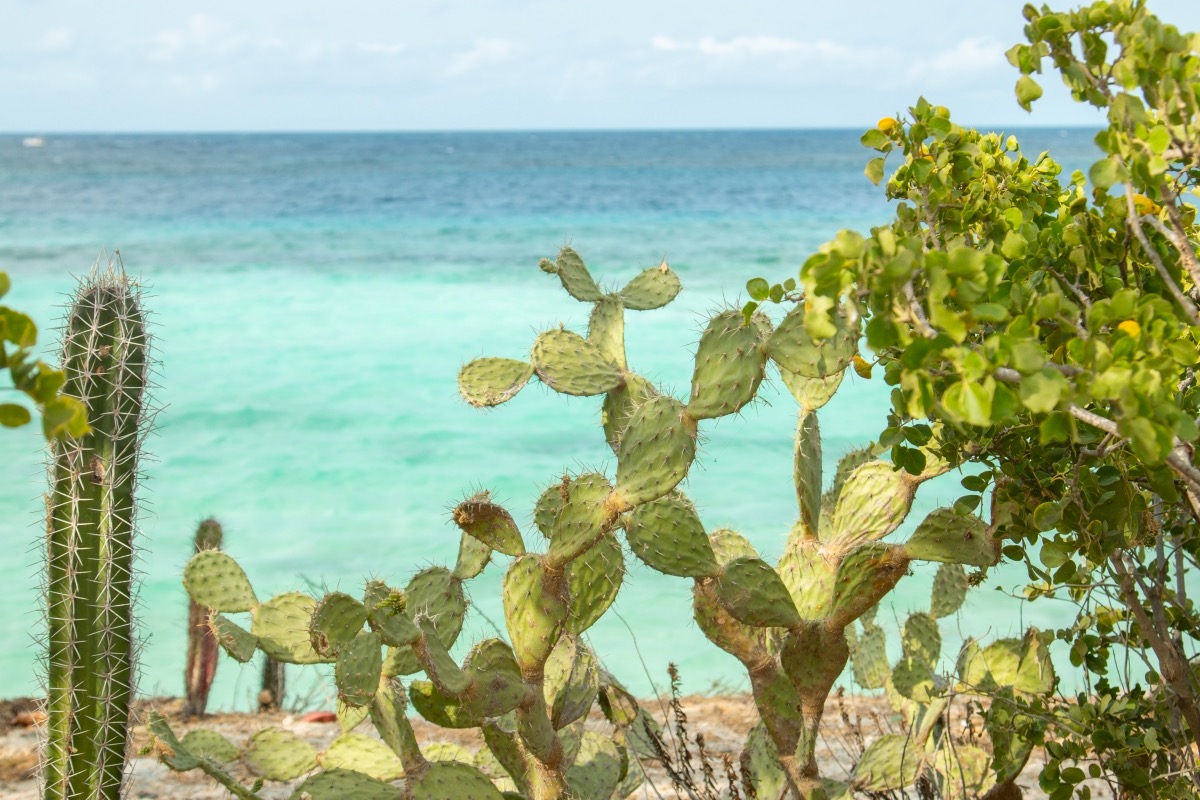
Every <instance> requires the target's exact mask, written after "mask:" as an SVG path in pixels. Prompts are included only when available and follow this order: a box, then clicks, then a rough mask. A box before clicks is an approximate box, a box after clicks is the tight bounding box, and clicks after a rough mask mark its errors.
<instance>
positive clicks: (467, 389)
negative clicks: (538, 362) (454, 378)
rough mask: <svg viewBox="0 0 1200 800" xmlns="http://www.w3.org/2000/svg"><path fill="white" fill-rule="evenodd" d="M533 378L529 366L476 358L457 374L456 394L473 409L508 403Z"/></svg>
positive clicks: (513, 362)
mask: <svg viewBox="0 0 1200 800" xmlns="http://www.w3.org/2000/svg"><path fill="white" fill-rule="evenodd" d="M532 376H533V365H532V364H530V363H528V362H526V361H516V360H514V359H511V358H477V359H475V360H474V361H472V362H470V363H469V364H466V365H465V366H464V367H463V368H462V369H461V370H459V371H458V392H459V394H461V395H462V398H463V400H466V401H467V402H468V403H470V404H471V405H473V406H475V407H476V408H489V407H491V406H498V405H500V404H501V403H503V402H505V401H507V400H511V399H512V398H513V397H515V396H516V394H517V392H519V391H521V390H522V389H523V388H525V384H527V383H528V382H529V379H530V378H531V377H532Z"/></svg>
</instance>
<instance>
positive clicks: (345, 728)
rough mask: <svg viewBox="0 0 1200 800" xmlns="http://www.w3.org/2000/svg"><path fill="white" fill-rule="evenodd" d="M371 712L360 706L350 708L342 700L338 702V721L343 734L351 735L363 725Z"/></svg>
mask: <svg viewBox="0 0 1200 800" xmlns="http://www.w3.org/2000/svg"><path fill="white" fill-rule="evenodd" d="M370 713H371V710H370V709H369V708H362V707H359V706H348V705H346V704H345V703H343V702H342V701H341V700H338V702H337V721H338V727H339V728H341V729H342V733H349V732H350V731H352V730H354V729H355V728H357V727H358V726H359V725H361V724H362V723H363V720H365V719H366V718H367V717H368V716H370Z"/></svg>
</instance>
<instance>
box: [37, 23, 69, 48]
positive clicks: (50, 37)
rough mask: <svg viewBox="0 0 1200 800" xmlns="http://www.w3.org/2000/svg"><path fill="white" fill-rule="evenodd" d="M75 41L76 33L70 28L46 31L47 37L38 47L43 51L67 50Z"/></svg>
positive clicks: (44, 37)
mask: <svg viewBox="0 0 1200 800" xmlns="http://www.w3.org/2000/svg"><path fill="white" fill-rule="evenodd" d="M73 41H75V31H73V30H71V29H70V28H55V29H54V30H52V31H46V35H45V36H43V37H42V39H41V41H40V42H38V47H39V48H40V49H42V50H49V51H55V50H66V49H67V48H68V47H70V46H71V43H72V42H73Z"/></svg>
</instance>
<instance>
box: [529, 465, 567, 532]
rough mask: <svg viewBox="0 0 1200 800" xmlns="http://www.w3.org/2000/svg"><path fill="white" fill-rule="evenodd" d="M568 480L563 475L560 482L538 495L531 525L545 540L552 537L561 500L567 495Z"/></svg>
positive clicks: (560, 507) (560, 508)
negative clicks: (534, 526)
mask: <svg viewBox="0 0 1200 800" xmlns="http://www.w3.org/2000/svg"><path fill="white" fill-rule="evenodd" d="M570 480H571V479H570V478H569V477H567V476H566V475H563V478H562V481H559V482H555V483H552V484H550V485H549V486H547V487H546V488H545V490H544V491H543V492H542V493H541V494H540V495H538V499H537V503H536V504H535V505H534V507H533V524H534V525H536V526H537V529H538V530H539V531H541V532H542V535H543V536H545V537H546V538H547V539H549V538H550V537H551V536H553V535H554V520H556V519H558V512H560V511H562V506H563V499H564V498H565V497H566V494H567V490H566V487H567V485H568V484H569V483H570Z"/></svg>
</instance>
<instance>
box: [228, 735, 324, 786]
mask: <svg viewBox="0 0 1200 800" xmlns="http://www.w3.org/2000/svg"><path fill="white" fill-rule="evenodd" d="M243 760H244V761H245V762H246V765H247V766H248V767H250V769H251V770H253V772H254V774H256V775H261V776H262V777H264V778H266V779H267V780H269V781H290V780H295V779H296V778H299V777H300V776H301V775H303V774H304V773H306V772H308V771H309V770H311V769H314V768H315V767H316V766H317V751H316V750H314V749H313V746H312V745H311V744H309V743H308V742H306V741H304V740H303V739H301V738H300V737H299V736H296V735H295V734H294V733H290V732H288V731H285V730H281V729H280V728H266V729H264V730H261V731H259V732H258V733H256V734H254V736H252V737H251V738H250V746H249V747H248V748H247V749H246V753H245V755H244V756H243Z"/></svg>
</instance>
